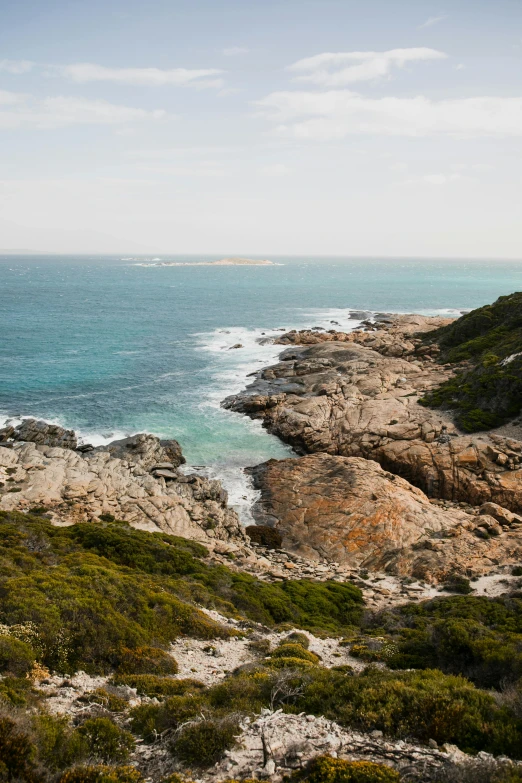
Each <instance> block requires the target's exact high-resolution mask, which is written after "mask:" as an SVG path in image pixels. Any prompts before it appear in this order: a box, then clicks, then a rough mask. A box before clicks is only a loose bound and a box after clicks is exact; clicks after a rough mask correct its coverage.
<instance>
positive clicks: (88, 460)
mask: <svg viewBox="0 0 522 783" xmlns="http://www.w3.org/2000/svg"><path fill="white" fill-rule="evenodd" d="M173 444H174V445H173ZM115 454H117V455H120V456H114V455H115ZM123 457H125V458H123ZM167 458H168V461H169V464H171V465H172V466H174V464H176V463H177V464H178V465H179V463H180V462H181V460H182V457H181V452H180V450H179V445H178V444H177V443H176V441H168V442H167V443H166V444H163V445H162V442H160V440H159V439H158V438H155V437H154V436H152V435H138V436H135V437H134V438H131V439H127V440H126V441H125V442H123V443H122V442H119V443H116V444H111V445H110V446H109V447H107V450H104V449H99V450H96V451H92V452H89V453H87V454H84V455H80V454H78V453H77V452H75V451H72V450H71V449H64V448H57V447H50V446H45V445H39V444H34V443H20V442H15V443H14V444H13V445H12V447H11V448H6V447H2V446H0V482H1V483H2V484H3V486H2V487H0V509H21V510H23V509H30V508H31V507H34V506H43V507H45V508H46V509H48V510H49V511H50V512H51V513H52V518H53V521H55V522H57V523H62V524H71V523H73V522H79V521H89V520H93V519H96V518H97V517H99V515H100V514H112V515H113V516H115V517H116V518H117V519H122V520H124V521H126V522H129V523H130V524H131V525H134V526H136V527H143V528H147V529H150V530H163V531H164V532H167V533H172V534H175V535H179V536H184V537H185V538H192V539H196V540H200V541H203V542H205V543H208V542H213V541H216V540H222V541H232V542H237V543H239V544H241V545H243V544H245V542H246V541H247V539H246V536H245V534H244V532H243V529H242V527H241V525H240V522H239V519H238V517H237V514H236V513H235V512H234V511H233V510H232V509H230V508H229V507H228V505H227V494H226V492H225V491H224V490H223V489H222V487H221V484H220V483H219V482H218V481H210V480H207V479H205V478H202V477H200V476H183V475H179V474H177V473H176V472H174V471H172V472H171V475H172V476H174V478H167V479H166V478H165V477H164V476H161V475H158V473H156V475H151V473H150V472H149V470H150V468H151V467H152V468H153V467H154V465H155V464H156V463H157V462H166V461H167Z"/></svg>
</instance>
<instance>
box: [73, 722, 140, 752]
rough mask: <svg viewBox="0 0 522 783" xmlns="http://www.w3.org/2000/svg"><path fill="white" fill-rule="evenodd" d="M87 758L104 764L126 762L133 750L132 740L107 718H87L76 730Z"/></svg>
mask: <svg viewBox="0 0 522 783" xmlns="http://www.w3.org/2000/svg"><path fill="white" fill-rule="evenodd" d="M77 732H78V735H79V736H80V737H81V739H82V740H83V742H84V743H85V746H86V748H87V751H88V755H89V756H93V757H94V758H97V759H100V760H101V761H104V762H119V761H126V759H127V758H128V756H129V753H130V752H131V750H133V748H134V739H133V736H132V734H130V733H129V732H128V731H124V730H123V729H120V727H119V726H116V724H115V723H113V722H112V721H111V720H110V719H109V718H89V719H88V720H86V721H85V723H83V724H82V725H81V726H80V727H79V728H78V729H77Z"/></svg>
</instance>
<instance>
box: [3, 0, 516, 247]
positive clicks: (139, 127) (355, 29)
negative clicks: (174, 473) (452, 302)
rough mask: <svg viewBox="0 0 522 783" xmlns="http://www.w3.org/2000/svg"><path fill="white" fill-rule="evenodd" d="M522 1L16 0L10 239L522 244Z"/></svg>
mask: <svg viewBox="0 0 522 783" xmlns="http://www.w3.org/2000/svg"><path fill="white" fill-rule="evenodd" d="M521 153H522V0H495V2H493V0H473V1H469V2H468V0H452V1H451V2H449V0H394V2H390V0H385V1H384V0H357V2H356V1H355V0H147V2H143V0H125V2H124V1H123V0H88V1H87V0H85V1H84V0H76V1H74V0H68V1H66V0H0V249H3V250H6V249H28V250H35V251H38V250H39V251H52V252H77V253H82V252H84V253H127V254H132V253H134V254H139V253H156V254H162V253H163V254H166V253H169V254H216V255H219V256H221V255H247V256H248V255H254V256H264V257H270V256H271V255H303V254H305V255H310V256H317V255H344V256H350V255H352V256H361V255H362V256H364V255H374V256H375V255H377V256H414V257H416V256H418V257H450V258H451V257H480V258H492V259H495V258H517V259H518V258H521V259H522V154H521Z"/></svg>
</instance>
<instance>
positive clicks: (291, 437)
mask: <svg viewBox="0 0 522 783" xmlns="http://www.w3.org/2000/svg"><path fill="white" fill-rule="evenodd" d="M437 325H440V319H423V318H422V317H421V316H410V317H406V316H401V317H400V318H398V319H396V320H394V321H393V323H392V324H391V325H386V324H381V328H380V329H378V330H377V331H375V332H371V331H370V332H361V331H358V332H352V333H350V334H347V335H345V339H344V340H343V341H341V342H340V341H338V340H334V341H331V340H330V339H329V335H324V334H316V333H315V332H314V333H311V334H312V335H313V340H314V341H315V340H319V342H317V343H314V344H312V345H308V344H306V345H304V346H299V345H298V343H299V339H300V338H299V335H300V334H301V333H294V335H293V336H291V340H292V342H294V343H296V344H297V347H292V348H287V349H286V350H285V351H284V352H283V353H282V354H281V356H280V359H281V361H280V362H279V363H278V364H276V365H274V366H272V367H269V368H266V369H265V370H262V371H261V372H260V373H259V374H258V376H257V378H256V380H255V381H254V383H253V384H251V386H249V387H248V388H247V390H246V391H245V392H244V393H242V394H240V395H236V396H234V397H230V398H228V399H227V400H225V401H224V403H223V405H224V406H225V407H227V408H230V409H232V410H235V411H238V412H243V413H246V414H247V415H249V416H251V417H252V418H259V419H262V421H263V423H264V425H265V426H266V427H267V428H268V429H269V430H270V431H271V432H274V433H275V434H276V435H278V436H279V437H280V438H281V439H282V440H284V441H286V442H288V443H290V444H291V445H292V446H293V447H294V448H295V449H296V451H297V452H298V453H300V454H307V453H317V452H328V453H330V454H338V455H342V456H357V457H365V458H367V459H372V460H376V461H377V462H379V463H380V464H381V465H382V466H383V467H384V468H385V469H386V470H389V471H391V472H393V473H396V474H398V475H400V476H402V477H404V478H406V479H407V480H408V481H410V482H411V483H413V484H415V485H416V486H418V487H420V488H421V489H422V490H423V491H425V492H426V493H427V494H428V495H429V496H430V497H437V498H446V499H450V500H457V501H467V502H471V503H472V504H476V505H480V504H482V503H485V502H488V501H493V502H496V503H498V504H500V505H502V506H504V507H506V508H509V509H510V510H512V511H514V512H522V468H521V463H522V443H520V442H518V443H517V442H516V441H513V440H509V439H502V438H499V437H498V436H490V435H488V434H479V435H473V436H470V435H462V434H461V433H459V432H458V430H457V429H456V427H455V426H454V424H453V422H452V420H451V418H450V416H449V415H448V414H445V413H443V412H439V411H433V410H430V409H428V408H425V407H423V406H422V405H420V404H419V402H418V401H419V398H421V397H422V396H423V395H424V394H425V393H426V391H427V390H429V389H431V388H434V387H436V386H438V385H439V384H440V383H441V382H442V381H444V380H445V379H447V378H448V377H450V376H451V374H452V372H453V371H452V369H451V368H449V367H448V366H442V365H439V364H436V363H435V362H434V360H433V357H431V356H429V355H426V354H425V352H424V348H425V346H423V345H422V343H421V340H420V339H419V338H418V337H415V334H416V332H420V331H422V330H423V329H424V330H426V329H432V328H434V327H435V326H437ZM309 336H310V333H308V332H307V333H304V335H303V338H302V339H303V340H304V342H305V343H307V342H308V340H309ZM288 337H289V335H288V334H287V335H283V336H282V338H280V339H281V340H285V339H287V338H288ZM310 339H311V338H310Z"/></svg>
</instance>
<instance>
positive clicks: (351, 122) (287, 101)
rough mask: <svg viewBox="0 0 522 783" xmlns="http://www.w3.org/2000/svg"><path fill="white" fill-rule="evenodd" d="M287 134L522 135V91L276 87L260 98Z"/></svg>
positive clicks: (311, 136)
mask: <svg viewBox="0 0 522 783" xmlns="http://www.w3.org/2000/svg"><path fill="white" fill-rule="evenodd" d="M255 105H257V106H258V108H259V110H260V112H261V114H262V115H264V116H266V117H268V118H269V119H271V120H273V121H274V122H276V123H277V125H276V127H275V129H274V132H275V133H276V134H277V135H279V136H283V137H290V138H294V139H308V140H332V139H342V138H345V137H347V136H350V135H361V134H366V135H385V136H410V137H414V136H431V135H440V136H453V137H460V138H470V137H476V136H522V97H489V96H485V97H478V98H457V99H451V100H439V101H436V100H431V99H429V98H426V97H424V96H417V97H415V98H395V97H388V98H367V97H365V96H363V95H360V94H358V93H356V92H351V91H349V90H330V91H328V92H323V93H318V92H289V91H282V92H274V93H271V94H270V95H268V96H267V97H266V98H264V99H263V100H261V101H257V102H256V103H255Z"/></svg>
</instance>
